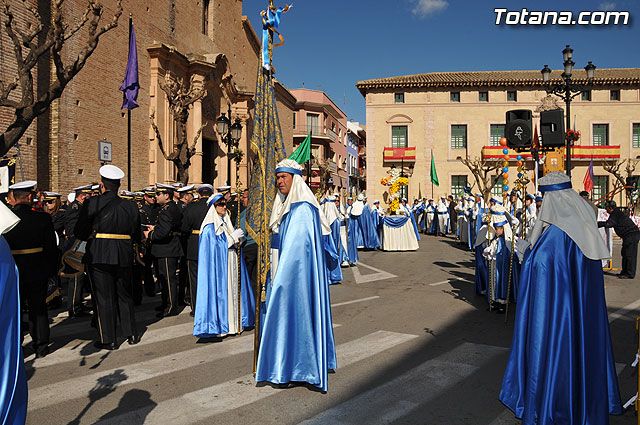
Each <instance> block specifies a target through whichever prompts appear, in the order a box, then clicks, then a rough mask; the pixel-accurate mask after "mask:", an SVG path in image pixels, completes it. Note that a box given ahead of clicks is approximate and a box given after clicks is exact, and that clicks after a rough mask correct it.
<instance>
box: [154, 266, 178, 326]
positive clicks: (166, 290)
mask: <svg viewBox="0 0 640 425" xmlns="http://www.w3.org/2000/svg"><path fill="white" fill-rule="evenodd" d="M178 260H179V258H178V257H164V258H157V259H156V266H157V270H158V280H159V281H160V288H161V289H162V306H163V307H164V308H165V309H166V310H167V314H175V313H177V312H178V276H177V275H176V271H177V269H178Z"/></svg>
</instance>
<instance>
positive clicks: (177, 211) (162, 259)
mask: <svg viewBox="0 0 640 425" xmlns="http://www.w3.org/2000/svg"><path fill="white" fill-rule="evenodd" d="M181 222H182V208H180V207H179V206H178V205H177V204H176V203H175V202H174V201H169V202H167V203H166V204H164V205H162V206H161V207H160V210H159V211H158V218H157V220H156V224H155V227H154V229H153V231H151V232H150V233H149V236H148V239H149V241H150V242H151V255H152V256H153V257H154V259H155V261H154V264H155V267H156V270H157V272H158V280H159V281H160V285H161V288H162V304H161V305H160V307H158V310H160V311H161V314H162V315H174V314H177V312H178V276H177V275H176V272H177V269H178V261H179V259H180V257H181V256H182V255H183V251H182V245H181V244H180V238H179V236H180V234H181V233H180V226H181Z"/></svg>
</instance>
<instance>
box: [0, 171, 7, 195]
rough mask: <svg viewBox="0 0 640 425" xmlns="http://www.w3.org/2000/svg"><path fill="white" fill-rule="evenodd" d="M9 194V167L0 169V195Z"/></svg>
mask: <svg viewBox="0 0 640 425" xmlns="http://www.w3.org/2000/svg"><path fill="white" fill-rule="evenodd" d="M7 192H9V167H0V193H7Z"/></svg>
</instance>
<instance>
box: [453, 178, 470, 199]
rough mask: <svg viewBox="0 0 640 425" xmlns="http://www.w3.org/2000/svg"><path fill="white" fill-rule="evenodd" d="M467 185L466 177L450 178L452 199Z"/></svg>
mask: <svg viewBox="0 0 640 425" xmlns="http://www.w3.org/2000/svg"><path fill="white" fill-rule="evenodd" d="M466 185H467V176H451V194H452V195H453V197H454V198H457V197H458V195H460V194H462V193H463V192H464V187H465V186H466Z"/></svg>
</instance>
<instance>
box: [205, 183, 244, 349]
mask: <svg viewBox="0 0 640 425" xmlns="http://www.w3.org/2000/svg"><path fill="white" fill-rule="evenodd" d="M226 203H227V201H226V199H225V198H224V195H223V194H222V193H216V194H214V195H213V196H212V197H211V198H210V200H209V205H210V206H209V211H208V212H207V215H206V216H205V218H204V220H203V222H202V225H201V227H200V240H199V241H198V283H197V296H196V299H197V300H198V302H197V303H196V310H195V314H194V321H193V335H194V336H197V337H199V338H209V337H214V336H224V335H227V334H238V333H241V332H242V330H243V328H247V327H251V326H254V325H255V298H254V295H253V290H252V285H251V281H250V277H249V273H248V271H247V267H246V265H245V262H244V256H243V255H242V251H241V250H240V249H239V244H240V242H241V239H242V237H243V236H244V232H243V231H242V229H237V230H234V229H233V225H232V224H231V219H230V217H229V214H228V213H227V208H226ZM238 267H240V280H241V281H240V305H238ZM238 316H240V322H239V321H238Z"/></svg>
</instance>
